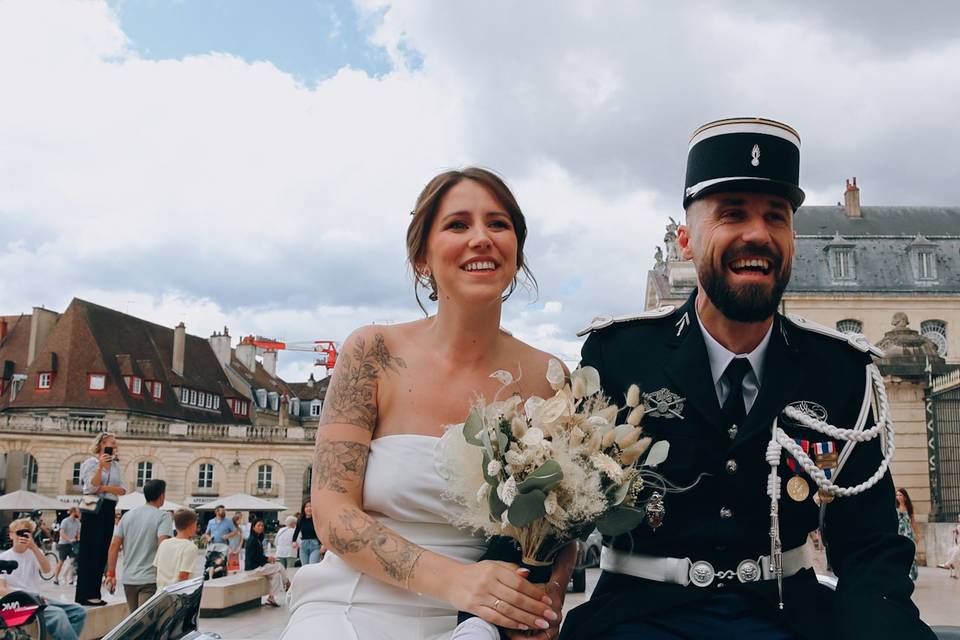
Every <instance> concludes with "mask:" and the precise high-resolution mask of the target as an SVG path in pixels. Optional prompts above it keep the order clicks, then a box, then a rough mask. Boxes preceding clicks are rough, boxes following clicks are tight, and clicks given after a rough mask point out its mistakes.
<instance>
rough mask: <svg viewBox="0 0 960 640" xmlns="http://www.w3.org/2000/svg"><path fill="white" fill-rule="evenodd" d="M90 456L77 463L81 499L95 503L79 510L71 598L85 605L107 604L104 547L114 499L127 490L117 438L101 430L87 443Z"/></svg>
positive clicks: (115, 505) (108, 545)
mask: <svg viewBox="0 0 960 640" xmlns="http://www.w3.org/2000/svg"><path fill="white" fill-rule="evenodd" d="M90 453H92V454H93V456H92V457H90V458H87V459H86V460H84V461H83V463H82V464H81V465H80V483H81V485H82V487H83V493H84V501H85V503H87V499H88V498H89V499H90V500H89V504H91V505H96V506H95V508H94V509H92V510H89V509H81V510H80V526H81V530H82V531H83V534H82V535H81V536H80V558H79V562H78V564H77V589H76V591H75V593H74V596H73V597H74V601H75V602H77V604H82V605H85V606H91V607H96V606H102V605H105V604H107V603H106V602H105V601H104V599H103V598H101V597H100V585H101V584H102V582H103V569H104V567H105V566H106V564H107V550H108V549H109V548H110V540H111V537H112V534H113V516H114V513H115V512H116V507H117V500H118V499H119V497H120V496H122V495H124V494H125V493H126V492H127V483H126V482H125V481H124V479H123V470H122V469H121V468H120V463H119V458H118V456H117V438H116V436H114V435H113V434H112V433H109V432H107V431H102V432H100V433H99V434H97V437H96V438H94V440H93V443H92V444H91V445H90Z"/></svg>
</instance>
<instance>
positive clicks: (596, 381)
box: [570, 367, 600, 398]
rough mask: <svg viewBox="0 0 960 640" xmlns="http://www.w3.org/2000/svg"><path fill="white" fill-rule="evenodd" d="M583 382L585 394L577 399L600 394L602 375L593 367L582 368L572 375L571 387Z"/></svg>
mask: <svg viewBox="0 0 960 640" xmlns="http://www.w3.org/2000/svg"><path fill="white" fill-rule="evenodd" d="M577 380H581V381H582V382H581V384H582V385H583V394H582V395H580V396H576V397H578V398H579V397H583V396H592V395H593V394H595V393H599V392H600V373H599V372H598V371H597V370H596V369H594V368H593V367H580V368H579V369H577V370H576V371H574V372H573V373H571V374H570V382H571V387H572V386H575V385H576V384H577Z"/></svg>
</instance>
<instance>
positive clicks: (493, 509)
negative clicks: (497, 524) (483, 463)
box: [489, 486, 507, 521]
mask: <svg viewBox="0 0 960 640" xmlns="http://www.w3.org/2000/svg"><path fill="white" fill-rule="evenodd" d="M489 504H490V516H491V518H493V520H496V521H499V520H500V516H502V515H503V512H504V511H506V510H507V505H506V504H504V503H503V500H501V499H500V496H498V495H497V488H496V486H494V488H493V490H492V491H491V492H490V503H489Z"/></svg>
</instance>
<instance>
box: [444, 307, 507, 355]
mask: <svg viewBox="0 0 960 640" xmlns="http://www.w3.org/2000/svg"><path fill="white" fill-rule="evenodd" d="M501 306H502V302H500V301H499V300H497V301H496V302H495V303H491V304H490V305H489V306H487V307H478V306H476V305H470V306H467V305H459V304H456V303H455V302H453V301H450V300H441V301H440V304H439V306H438V308H437V314H436V315H435V316H433V317H432V318H430V319H429V322H430V325H429V328H428V329H427V332H428V335H429V338H430V340H431V341H432V343H433V346H434V348H435V349H436V350H437V351H438V352H439V353H438V355H439V356H440V357H441V358H442V359H444V360H447V361H451V362H456V363H462V364H469V363H478V362H482V361H484V360H486V359H489V358H491V356H493V354H494V351H495V349H496V346H497V339H498V338H499V336H500V309H501Z"/></svg>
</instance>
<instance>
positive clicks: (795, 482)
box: [787, 476, 810, 502]
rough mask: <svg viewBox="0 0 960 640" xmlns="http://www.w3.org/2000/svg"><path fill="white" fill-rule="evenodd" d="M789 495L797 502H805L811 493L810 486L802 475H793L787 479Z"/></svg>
mask: <svg viewBox="0 0 960 640" xmlns="http://www.w3.org/2000/svg"><path fill="white" fill-rule="evenodd" d="M787 495H788V496H790V498H792V499H793V500H796V501H797V502H803V501H804V500H806V499H807V497H808V496H809V495H810V486H809V485H808V484H807V481H806V480H804V479H803V478H801V477H800V476H793V477H792V478H790V480H788V481H787Z"/></svg>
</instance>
